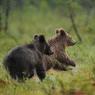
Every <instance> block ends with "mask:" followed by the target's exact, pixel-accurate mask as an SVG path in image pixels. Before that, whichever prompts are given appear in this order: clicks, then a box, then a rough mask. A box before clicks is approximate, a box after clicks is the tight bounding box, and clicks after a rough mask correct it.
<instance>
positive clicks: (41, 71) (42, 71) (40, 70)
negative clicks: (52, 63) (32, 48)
mask: <svg viewBox="0 0 95 95" xmlns="http://www.w3.org/2000/svg"><path fill="white" fill-rule="evenodd" d="M36 72H37V75H38V77H39V79H40V80H41V81H43V79H44V78H45V77H46V71H45V68H44V66H43V64H37V65H36Z"/></svg>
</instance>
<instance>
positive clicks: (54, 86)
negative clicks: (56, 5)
mask: <svg viewBox="0 0 95 95" xmlns="http://www.w3.org/2000/svg"><path fill="white" fill-rule="evenodd" d="M14 14H15V13H14ZM31 15H32V17H31ZM15 18H16V19H15ZM76 20H77V24H78V29H79V33H80V35H81V37H82V42H81V43H79V42H77V44H76V45H75V46H74V47H71V48H68V49H67V52H68V54H69V55H70V57H71V58H72V59H74V60H75V62H76V65H77V66H76V68H73V70H70V71H61V72H60V71H54V70H50V71H48V72H47V77H46V78H45V80H44V81H43V82H40V81H39V80H38V78H37V77H34V78H33V79H30V80H27V81H26V82H25V83H18V82H16V81H14V80H12V79H11V78H10V76H9V75H8V73H7V72H6V71H5V69H4V67H3V66H2V61H3V58H4V56H5V55H6V53H7V52H8V51H9V50H10V49H11V48H13V47H15V46H17V45H21V44H25V43H29V42H31V39H32V37H33V35H34V34H41V33H42V34H44V35H45V36H46V38H47V39H48V38H49V37H52V36H53V35H54V34H55V29H56V28H60V27H63V28H65V29H66V30H67V31H68V30H69V32H70V34H71V35H72V37H73V38H75V40H77V38H76V35H75V33H74V31H73V29H70V26H71V23H70V21H69V19H68V18H65V17H62V16H55V17H54V14H52V13H48V16H47V15H45V14H40V13H34V14H30V12H26V14H25V15H24V16H23V19H22V21H20V22H19V14H18V15H17V14H16V15H12V17H11V19H10V23H9V31H8V32H9V34H11V36H12V37H10V36H8V35H7V34H5V33H4V32H0V95H32V94H33V95H95V90H94V89H95V70H94V68H95V29H94V25H95V21H94V20H95V19H93V18H92V21H91V22H90V24H89V26H86V27H84V26H83V24H84V20H85V15H83V16H82V15H81V17H80V16H78V17H77V18H76Z"/></svg>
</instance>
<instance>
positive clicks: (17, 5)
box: [0, 0, 95, 41]
mask: <svg viewBox="0 0 95 95" xmlns="http://www.w3.org/2000/svg"><path fill="white" fill-rule="evenodd" d="M43 5H44V6H46V7H45V8H47V9H48V10H49V11H52V12H54V11H58V13H59V14H60V15H62V16H66V17H69V19H70V21H71V23H72V27H73V29H74V31H75V33H76V35H77V37H78V38H79V40H80V41H81V37H80V35H79V33H78V29H77V27H76V23H75V15H76V14H78V13H80V12H79V11H82V12H83V13H85V14H87V16H86V20H85V25H88V23H89V18H90V15H91V14H92V13H94V9H95V0H0V31H2V30H4V31H5V32H7V31H8V20H9V17H10V15H11V12H13V11H15V10H19V11H21V12H22V10H23V9H25V8H26V7H29V6H31V8H36V9H38V11H39V10H42V11H43V10H45V9H44V8H42V6H43Z"/></svg>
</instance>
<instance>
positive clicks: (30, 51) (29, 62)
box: [3, 35, 53, 80]
mask: <svg viewBox="0 0 95 95" xmlns="http://www.w3.org/2000/svg"><path fill="white" fill-rule="evenodd" d="M52 53H53V52H52V51H51V50H50V47H49V45H48V44H47V42H46V40H45V38H44V36H43V35H39V36H38V35H35V36H34V41H33V43H31V44H27V45H24V46H18V47H16V48H14V49H12V50H11V51H10V52H9V53H8V55H7V56H6V57H5V59H4V62H3V64H4V66H5V68H6V69H7V70H8V72H9V74H10V76H11V77H12V78H13V79H17V80H24V79H26V78H31V77H32V76H33V75H34V71H36V73H37V75H38V77H39V79H40V80H43V79H44V78H45V75H46V72H45V69H44V65H43V62H42V58H43V54H46V55H51V54H52Z"/></svg>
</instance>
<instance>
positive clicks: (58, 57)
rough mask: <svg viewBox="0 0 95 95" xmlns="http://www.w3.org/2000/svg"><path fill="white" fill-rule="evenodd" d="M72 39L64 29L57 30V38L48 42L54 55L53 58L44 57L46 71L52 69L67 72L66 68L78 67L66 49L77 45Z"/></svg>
mask: <svg viewBox="0 0 95 95" xmlns="http://www.w3.org/2000/svg"><path fill="white" fill-rule="evenodd" d="M75 43H76V42H74V41H73V40H72V38H71V36H70V35H69V34H68V33H67V32H65V31H64V29H63V28H60V29H57V30H56V36H55V37H53V38H52V39H50V40H49V41H48V44H49V45H50V47H51V49H52V51H53V55H51V57H49V56H44V59H43V62H44V63H45V66H46V70H49V69H50V68H53V69H57V70H67V69H66V67H67V66H69V65H71V66H74V67H75V66H76V64H75V62H74V61H73V60H71V59H70V58H69V57H68V55H67V53H66V47H68V46H73V45H75Z"/></svg>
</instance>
